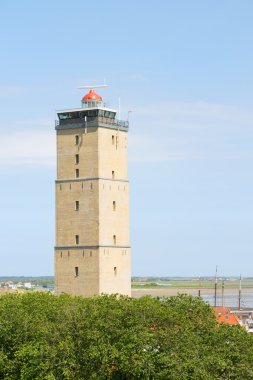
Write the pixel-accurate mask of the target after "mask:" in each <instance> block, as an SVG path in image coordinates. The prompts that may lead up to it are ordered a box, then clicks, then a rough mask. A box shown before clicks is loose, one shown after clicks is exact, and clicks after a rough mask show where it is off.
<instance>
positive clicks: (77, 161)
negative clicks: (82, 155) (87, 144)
mask: <svg viewBox="0 0 253 380" xmlns="http://www.w3.org/2000/svg"><path fill="white" fill-rule="evenodd" d="M77 164H79V154H76V165H77Z"/></svg>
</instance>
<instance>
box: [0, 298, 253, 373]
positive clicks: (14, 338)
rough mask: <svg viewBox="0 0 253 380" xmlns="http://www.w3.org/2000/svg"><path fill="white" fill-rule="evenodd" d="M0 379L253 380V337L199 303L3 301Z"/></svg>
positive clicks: (0, 308)
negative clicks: (223, 322)
mask: <svg viewBox="0 0 253 380" xmlns="http://www.w3.org/2000/svg"><path fill="white" fill-rule="evenodd" d="M0 379H8V380H16V379H22V380H30V379H31V380H34V379H47V380H61V379H68V380H72V379H73V380H81V379H85V380H86V379H102V380H103V379H127V380H128V379H169V380H188V379H193V380H194V379H196V380H215V379H217V380H218V379H233V380H234V379H240V380H243V379H245V380H250V379H253V338H252V337H251V336H250V335H248V334H247V332H246V331H245V330H244V329H243V328H241V327H240V326H228V325H220V326H219V325H218V324H217V323H216V320H215V316H214V313H213V311H212V309H211V308H210V307H209V306H208V305H207V304H205V303H204V302H203V301H202V300H201V299H200V298H193V297H190V296H187V295H178V296H177V297H170V298H162V299H161V298H160V299H158V298H151V297H148V296H147V297H141V298H139V299H134V298H129V297H123V296H117V295H112V296H98V297H92V298H82V297H71V296H68V295H62V296H59V297H56V296H53V295H51V294H49V293H39V292H32V293H25V294H7V295H4V296H2V297H0Z"/></svg>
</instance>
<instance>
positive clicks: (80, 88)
mask: <svg viewBox="0 0 253 380" xmlns="http://www.w3.org/2000/svg"><path fill="white" fill-rule="evenodd" d="M103 87H108V85H107V84H98V85H94V86H80V87H78V89H79V90H82V89H84V88H87V89H89V90H93V88H103Z"/></svg>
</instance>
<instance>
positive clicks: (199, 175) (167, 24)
mask: <svg viewBox="0 0 253 380" xmlns="http://www.w3.org/2000/svg"><path fill="white" fill-rule="evenodd" d="M252 14H253V3H252V1H251V0H248V1H247V0H242V1H233V0H223V1H218V0H217V1H216V0H206V1H201V0H192V1H188V0H178V1H166V0H164V1H161V0H157V1H156V2H153V1H147V0H146V1H143V0H139V1H138V2H137V1H133V0H129V1H127V2H123V1H113V0H107V1H104V2H102V1H101V2H96V3H94V2H88V1H81V0H79V1H78V0H72V1H71V2H70V1H57V0H55V1H49V0H44V1H43V2H35V1H28V0H22V1H18V0H10V1H1V2H0V16H1V23H0V46H1V60H0V72H1V81H0V109H1V119H0V133H1V134H0V175H1V189H0V193H1V197H0V209H1V235H0V247H1V249H0V257H1V260H0V262H1V265H0V275H50V274H53V246H54V179H55V131H54V119H55V110H56V109H62V108H65V107H66V108H71V107H78V106H79V104H80V99H81V96H82V95H83V92H82V91H80V90H77V87H78V86H80V85H85V84H90V83H95V84H96V83H101V82H103V81H104V79H106V82H107V83H108V84H109V87H108V88H107V89H106V90H102V91H101V94H102V95H103V96H104V99H105V100H106V101H108V102H109V104H110V106H111V107H115V108H117V104H118V98H119V97H120V99H121V116H122V118H127V112H128V111H129V110H132V111H133V112H132V113H131V115H130V119H131V120H130V121H131V127H130V132H129V176H130V181H131V243H132V273H133V275H160V276H187V275H188V276H204V275H213V274H214V272H215V266H216V265H218V269H219V273H220V275H239V274H240V273H242V275H243V276H252V275H253V272H252V267H253V266H252V264H253V255H252V253H253V234H252V230H253V202H252V194H253V177H252V166H253V151H252V138H253V131H252V126H253V108H252V105H253V72H252V70H253V50H252V45H253V24H252Z"/></svg>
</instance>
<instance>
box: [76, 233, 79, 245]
mask: <svg viewBox="0 0 253 380" xmlns="http://www.w3.org/2000/svg"><path fill="white" fill-rule="evenodd" d="M75 241H76V244H79V235H75Z"/></svg>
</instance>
